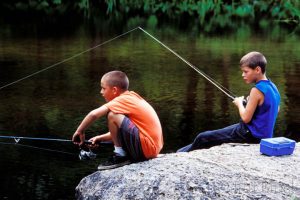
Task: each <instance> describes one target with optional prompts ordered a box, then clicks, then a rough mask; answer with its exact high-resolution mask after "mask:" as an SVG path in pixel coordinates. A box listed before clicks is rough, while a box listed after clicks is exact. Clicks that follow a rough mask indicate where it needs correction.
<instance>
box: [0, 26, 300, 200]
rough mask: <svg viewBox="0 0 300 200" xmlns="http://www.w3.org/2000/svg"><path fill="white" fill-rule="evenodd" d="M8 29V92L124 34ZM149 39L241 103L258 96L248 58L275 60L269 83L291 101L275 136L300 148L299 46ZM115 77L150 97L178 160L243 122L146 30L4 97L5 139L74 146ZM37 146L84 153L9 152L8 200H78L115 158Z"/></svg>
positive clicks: (2, 78)
mask: <svg viewBox="0 0 300 200" xmlns="http://www.w3.org/2000/svg"><path fill="white" fill-rule="evenodd" d="M101 30H102V29H101ZM1 31H2V33H1V34H0V42H1V46H0V64H1V66H0V83H1V86H3V85H5V84H7V83H10V82H12V81H14V80H17V79H19V78H21V77H24V76H26V75H28V74H31V73H34V72H36V71H38V70H41V69H43V68H45V67H48V66H50V65H52V64H54V63H56V62H58V61H61V60H63V59H65V58H68V57H70V56H72V55H74V54H76V53H78V52H81V51H84V50H86V49H87V48H89V47H91V46H95V45H97V44H100V43H102V42H104V41H106V40H108V39H110V38H112V37H114V36H115V35H116V33H114V34H115V35H113V34H111V33H108V34H103V32H89V31H88V29H86V27H82V28H79V29H78V30H74V32H73V33H70V32H69V33H68V36H66V35H64V34H63V33H62V35H61V36H60V35H57V34H55V36H53V35H51V33H48V34H47V35H45V36H44V37H31V36H30V35H26V36H24V37H21V36H16V34H15V33H14V31H15V29H13V28H12V29H10V28H9V27H8V28H6V29H1ZM125 31H126V30H125ZM125 31H124V32H125ZM3 32H4V33H3ZM111 32H113V31H111ZM149 32H151V33H153V34H154V35H155V36H156V37H157V38H159V39H160V40H161V41H163V42H164V43H166V44H167V45H168V46H170V47H171V48H173V49H174V50H175V51H176V52H178V53H179V54H180V55H181V56H182V57H184V58H186V59H187V60H188V61H190V62H191V63H193V64H194V65H195V66H197V67H199V68H200V69H201V70H203V71H204V72H205V73H206V74H208V75H209V76H211V77H212V78H214V79H216V80H217V81H218V82H219V83H220V84H222V85H223V86H224V87H226V88H228V89H229V90H231V91H233V92H234V93H235V94H237V95H247V92H248V91H249V88H250V86H247V85H245V84H244V83H243V81H242V78H241V72H240V70H239V67H238V62H239V60H240V57H241V56H242V55H244V54H245V53H246V52H248V51H252V50H259V51H261V52H263V53H265V55H266V57H267V59H268V61H269V65H268V67H269V68H268V76H269V77H270V78H271V79H272V81H273V82H275V83H276V84H277V85H278V88H279V91H280V93H281V96H282V104H281V112H280V114H279V118H278V121H277V124H276V130H275V135H276V136H277V135H286V136H289V137H291V138H293V139H297V140H299V135H298V134H297V133H298V132H299V121H300V120H299V113H300V112H299V104H298V99H299V98H298V97H299V94H298V92H297V90H298V86H299V79H298V77H299V64H298V63H300V62H299V61H300V58H299V55H300V54H299V51H300V49H299V47H298V45H297V44H299V39H297V38H296V37H286V38H285V39H280V40H277V39H276V40H273V39H272V38H271V39H270V38H269V37H263V36H251V37H248V36H247V38H243V37H242V38H239V37H235V36H223V37H221V36H213V37H206V36H203V35H201V34H200V35H197V34H195V33H186V32H180V31H178V30H172V29H170V28H165V29H164V28H161V29H159V30H150V31H149ZM281 38H282V36H281ZM278 49H280V51H278ZM114 69H120V70H123V71H125V72H126V73H127V74H128V76H129V78H130V85H131V86H130V88H131V90H134V91H137V92H138V93H140V94H141V95H143V96H144V97H145V98H146V99H147V100H148V101H149V102H150V103H151V104H152V105H153V107H154V108H155V109H156V110H157V112H158V115H159V117H160V120H161V123H162V125H163V131H164V138H165V147H164V149H163V151H164V152H173V151H174V150H176V149H177V148H179V147H181V146H183V145H185V144H187V143H189V142H191V140H192V139H193V138H194V137H195V135H196V134H197V133H198V132H199V131H204V130H208V129H215V128H222V127H224V126H227V125H229V124H232V123H236V122H237V121H238V120H239V117H238V113H237V110H236V108H235V107H234V106H233V104H232V103H231V99H229V98H228V97H227V96H225V95H224V94H223V93H221V92H220V91H219V90H218V89H216V88H215V87H214V86H213V85H212V84H210V83H209V82H208V81H206V80H205V79H203V77H201V76H200V75H199V74H197V73H196V72H195V71H194V70H193V69H191V68H190V67H189V66H187V65H186V64H185V63H183V62H182V61H181V60H179V59H178V58H176V57H175V56H174V55H173V54H171V53H170V52H168V51H167V50H166V49H164V48H162V46H161V45H159V44H157V43H155V42H153V40H152V39H151V38H149V37H147V36H146V35H145V34H143V33H142V32H138V31H137V32H133V33H131V34H130V35H127V36H126V37H123V38H121V39H119V40H116V41H114V42H111V43H109V44H107V45H106V46H105V47H101V48H97V49H95V50H93V51H90V52H88V53H86V54H84V55H81V56H79V57H77V58H75V59H73V60H70V61H68V62H66V63H63V64H60V65H59V66H57V67H55V68H52V69H49V70H47V71H44V72H43V73H40V74H38V75H36V76H33V77H31V78H29V79H26V80H23V81H22V82H19V83H17V84H15V85H12V86H9V87H7V88H5V89H2V90H0V97H1V99H0V101H1V103H0V131H1V134H9V135H19V136H30V137H34V136H36V137H52V138H66V139H69V138H70V137H71V136H72V134H73V132H74V130H75V128H76V127H77V125H78V124H79V122H80V121H81V120H82V118H83V117H84V116H85V115H86V114H87V112H89V111H90V110H91V109H93V108H95V107H97V106H99V105H101V104H103V103H104V100H103V99H102V97H101V96H100V94H99V90H100V88H99V79H100V77H101V75H102V74H104V73H105V72H107V71H110V70H114ZM106 131H107V128H106V121H105V119H102V120H100V121H99V122H98V123H96V124H95V125H93V126H92V127H91V128H90V130H89V132H88V133H87V137H91V136H93V135H95V134H97V133H103V132H106ZM29 144H30V145H37V146H39V145H40V146H41V147H45V146H49V147H51V148H55V149H60V150H64V151H68V152H71V153H74V154H75V155H73V156H70V157H69V156H66V155H60V154H58V155H57V154H55V153H49V152H44V151H35V150H33V149H26V150H24V149H23V148H20V147H17V148H16V147H15V146H7V145H0V150H1V152H2V153H1V156H0V161H1V166H0V171H1V176H2V177H3V181H2V183H1V186H2V187H0V194H1V195H2V196H1V195H0V197H1V198H5V197H9V198H20V199H27V198H34V199H73V197H74V196H73V194H74V188H75V186H76V185H77V184H78V182H79V180H80V179H81V178H82V177H83V176H85V175H87V174H89V173H92V172H93V171H94V170H95V169H96V166H97V164H98V163H99V162H101V159H104V158H105V157H106V155H107V154H109V153H110V152H111V149H110V148H104V149H103V152H104V154H102V155H103V156H102V157H99V159H98V160H97V162H87V163H83V162H79V161H78V159H77V153H78V150H77V149H74V147H73V146H72V145H71V144H68V145H67V144H64V145H60V146H55V145H54V146H53V145H52V144H45V143H39V144H36V143H33V144H32V143H29ZM24 187H25V189H23V188H24ZM62 188H64V191H65V192H62Z"/></svg>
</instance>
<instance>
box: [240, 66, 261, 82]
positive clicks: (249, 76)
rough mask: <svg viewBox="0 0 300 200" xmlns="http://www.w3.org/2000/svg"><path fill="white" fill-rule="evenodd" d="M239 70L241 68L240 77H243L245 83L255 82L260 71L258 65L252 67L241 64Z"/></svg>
mask: <svg viewBox="0 0 300 200" xmlns="http://www.w3.org/2000/svg"><path fill="white" fill-rule="evenodd" d="M241 70H242V77H243V79H244V81H245V83H247V84H249V83H255V82H256V80H257V77H258V75H259V72H260V71H261V69H260V67H259V66H257V67H256V68H254V69H252V68H250V67H248V66H246V65H243V66H241Z"/></svg>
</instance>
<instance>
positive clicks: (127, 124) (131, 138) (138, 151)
mask: <svg viewBox="0 0 300 200" xmlns="http://www.w3.org/2000/svg"><path fill="white" fill-rule="evenodd" d="M118 136H119V141H120V143H121V144H122V148H123V149H124V150H125V151H126V152H127V153H128V155H129V157H130V159H131V160H132V161H133V162H138V161H144V160H146V158H145V156H144V153H143V150H142V146H141V142H140V136H139V129H138V128H137V127H136V126H135V124H134V123H132V122H131V121H130V119H129V118H128V117H126V116H125V118H124V119H123V122H122V124H121V127H120V129H119V134H118Z"/></svg>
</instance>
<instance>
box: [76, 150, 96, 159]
mask: <svg viewBox="0 0 300 200" xmlns="http://www.w3.org/2000/svg"><path fill="white" fill-rule="evenodd" d="M96 157H97V154H95V153H94V152H92V151H91V150H89V151H85V150H81V151H80V153H79V159H80V160H93V159H95V158H96Z"/></svg>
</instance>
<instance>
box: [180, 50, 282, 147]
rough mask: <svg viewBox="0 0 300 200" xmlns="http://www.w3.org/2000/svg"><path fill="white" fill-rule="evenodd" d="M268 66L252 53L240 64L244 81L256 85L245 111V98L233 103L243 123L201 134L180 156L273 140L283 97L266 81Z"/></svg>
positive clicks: (259, 54) (272, 84)
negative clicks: (200, 150)
mask: <svg viewBox="0 0 300 200" xmlns="http://www.w3.org/2000/svg"><path fill="white" fill-rule="evenodd" d="M266 65H267V60H266V58H265V57H264V55H262V54H261V53H259V52H250V53H248V54H246V55H245V56H243V57H242V59H241V61H240V67H241V70H242V77H243V79H244V81H245V82H246V83H247V84H250V83H254V84H255V86H254V87H253V88H252V89H251V91H250V95H249V98H248V102H247V105H246V107H244V105H243V100H244V97H237V98H235V99H234V101H233V103H234V104H235V105H236V106H237V108H238V110H239V114H240V117H241V121H240V123H237V124H234V125H231V126H228V127H225V128H223V129H218V130H213V131H205V132H203V133H199V134H198V135H197V137H196V138H195V140H194V141H193V143H191V144H189V145H187V146H185V147H182V148H181V149H179V150H178V152H188V151H193V150H196V149H202V148H209V147H212V146H215V145H220V144H222V143H243V142H247V143H259V141H260V139H262V138H271V137H272V136H273V129H274V125H275V121H276V118H277V114H278V112H279V104H280V95H279V92H278V89H277V87H276V86H275V85H274V83H272V82H271V80H269V79H268V78H267V77H266Z"/></svg>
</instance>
